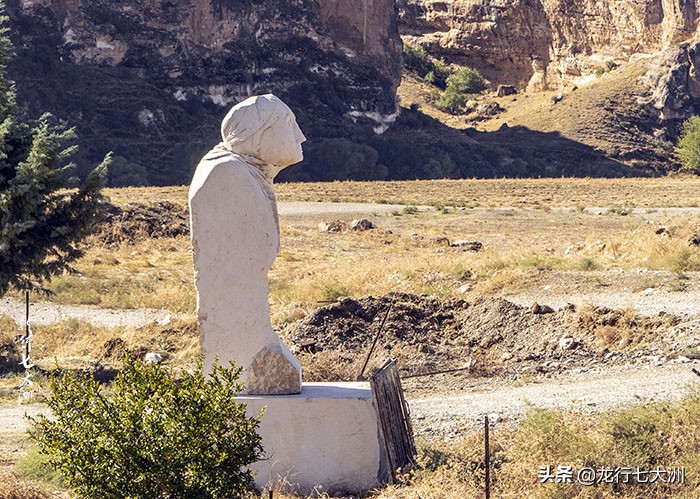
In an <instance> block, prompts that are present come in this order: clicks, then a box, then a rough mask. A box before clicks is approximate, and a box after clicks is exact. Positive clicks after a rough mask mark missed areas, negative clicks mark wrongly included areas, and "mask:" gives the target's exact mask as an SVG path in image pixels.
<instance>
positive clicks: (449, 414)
mask: <svg viewBox="0 0 700 499" xmlns="http://www.w3.org/2000/svg"><path fill="white" fill-rule="evenodd" d="M691 368H692V363H683V364H678V363H672V364H667V365H664V366H643V367H634V368H631V367H615V368H608V369H604V370H603V369H601V370H587V371H584V372H577V373H569V374H565V375H562V376H559V377H556V378H541V379H539V380H534V381H531V382H528V383H523V384H520V385H518V386H514V385H512V384H511V385H508V384H504V383H496V384H495V385H494V386H488V387H484V386H474V387H472V388H467V389H465V390H464V391H463V392H462V393H458V394H457V393H456V394H454V395H449V394H444V393H443V394H440V396H434V397H433V396H429V397H422V398H413V399H411V398H410V393H409V394H408V396H409V406H410V408H411V415H412V419H413V421H414V427H415V429H416V433H417V434H418V435H421V436H423V437H425V438H436V437H446V438H448V439H449V438H455V437H458V436H459V435H460V434H461V433H463V432H464V431H467V430H470V429H476V428H478V427H479V426H480V425H482V424H483V418H484V416H485V415H491V416H490V418H491V419H492V420H495V421H500V422H501V423H506V424H507V423H512V422H513V421H516V420H518V419H519V418H521V417H522V416H524V415H525V413H526V410H527V408H528V407H529V406H532V407H541V408H546V409H565V410H568V409H571V410H575V411H577V412H582V413H590V414H593V413H597V412H604V411H608V410H610V409H615V408H618V407H622V406H626V407H629V406H632V405H635V404H642V403H646V402H649V401H670V400H677V399H679V398H681V397H682V396H683V395H684V394H686V393H688V391H689V389H692V386H693V385H696V384H697V383H699V382H700V378H698V377H697V376H696V375H695V374H693V372H692V371H691Z"/></svg>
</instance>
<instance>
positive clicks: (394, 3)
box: [7, 0, 700, 185]
mask: <svg viewBox="0 0 700 499" xmlns="http://www.w3.org/2000/svg"><path fill="white" fill-rule="evenodd" d="M7 10H8V13H9V15H10V27H11V37H12V40H13V42H14V43H15V46H16V49H17V57H16V58H15V59H14V62H13V65H12V67H11V68H10V74H11V76H12V77H13V78H14V79H15V80H16V81H17V88H18V93H19V102H20V105H21V106H22V109H23V111H24V112H25V114H26V115H27V116H29V117H37V116H39V115H40V114H42V113H43V112H46V111H49V112H51V113H53V114H54V115H55V116H56V117H57V119H58V120H59V121H60V122H62V123H65V124H68V125H71V126H76V127H77V129H78V130H77V131H78V133H79V135H80V141H81V143H80V147H81V149H80V157H79V158H78V159H79V163H80V164H81V165H83V167H84V168H86V167H89V166H90V165H94V164H95V163H96V162H97V161H98V160H99V159H100V158H101V157H102V156H103V155H104V154H105V153H106V152H107V151H110V150H112V151H114V154H115V160H114V164H113V166H112V168H111V175H112V178H111V182H112V185H124V184H143V183H147V184H157V185H158V184H181V183H187V182H188V181H189V179H190V178H191V173H192V170H193V168H194V166H195V165H196V164H197V162H198V160H199V158H200V157H201V154H202V153H203V151H205V150H206V149H208V148H209V147H210V146H212V145H213V144H214V143H215V142H216V141H217V136H218V131H217V130H218V125H219V121H220V119H221V118H222V116H223V115H224V114H225V112H226V110H227V108H228V107H229V106H230V105H231V104H233V103H235V102H238V101H240V100H242V99H243V98H245V97H247V96H248V95H253V94H260V93H265V92H274V93H276V94H277V95H278V96H280V97H281V98H282V99H284V100H285V101H287V102H288V103H289V104H290V106H291V107H292V109H293V110H294V111H295V113H296V114H297V117H298V120H299V122H300V125H301V127H302V129H303V130H304V132H305V134H306V135H307V137H308V138H309V141H308V142H307V144H305V146H304V153H305V157H306V159H305V161H304V162H303V163H302V164H301V165H299V166H295V167H292V168H290V169H287V170H285V171H284V172H283V173H282V175H281V179H282V180H336V179H341V180H342V179H347V178H351V179H357V180H373V179H414V178H443V177H462V178H470V177H500V176H509V177H523V176H562V175H575V176H597V177H599V176H626V175H647V174H657V173H663V172H665V171H668V170H669V169H673V168H674V167H675V159H674V155H673V145H674V141H675V139H676V138H677V136H678V129H679V125H680V123H681V122H682V120H684V119H686V118H687V117H689V116H692V115H695V114H697V113H699V112H700V45H698V43H697V42H696V41H695V40H694V38H695V32H696V28H697V21H696V19H698V18H700V7H698V6H697V5H696V2H687V1H685V0H611V1H609V2H599V1H593V0H292V1H282V0H269V1H263V0H245V1H236V2H234V1H233V0H142V1H136V0H122V1H120V2H109V1H107V0H8V2H7ZM402 38H403V40H404V41H406V42H408V43H410V44H417V45H421V46H422V47H425V48H426V49H427V50H428V52H429V53H430V55H431V56H432V57H434V58H435V60H437V59H444V60H445V61H446V62H447V63H449V64H452V65H453V67H455V68H456V67H458V66H471V67H474V68H476V69H478V70H479V71H480V72H482V73H483V74H484V75H485V76H486V77H487V79H488V80H489V82H490V84H491V87H490V90H489V91H487V92H486V93H485V95H483V96H482V97H480V100H479V102H477V106H476V107H475V108H474V111H473V112H471V113H466V114H461V115H456V116H450V115H446V114H445V113H442V112H440V111H439V110H438V109H437V108H436V107H435V105H434V104H435V101H436V92H437V90H436V88H435V87H430V86H429V85H427V84H426V83H425V82H424V81H422V80H421V79H419V78H416V77H415V75H412V74H409V73H408V72H406V71H404V72H403V75H402V60H401V58H402V56H401V52H402V51H401V45H402ZM401 82H403V83H402V84H401V86H400V87H399V84H400V83H401ZM499 84H508V85H512V86H514V87H515V89H516V90H517V94H516V95H515V96H509V97H496V96H495V90H496V87H497V85H499ZM397 88H398V92H399V97H400V106H401V107H399V105H398V104H399V103H398V102H397V93H396V92H397Z"/></svg>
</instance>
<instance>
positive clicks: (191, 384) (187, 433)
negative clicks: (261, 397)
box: [30, 358, 262, 498]
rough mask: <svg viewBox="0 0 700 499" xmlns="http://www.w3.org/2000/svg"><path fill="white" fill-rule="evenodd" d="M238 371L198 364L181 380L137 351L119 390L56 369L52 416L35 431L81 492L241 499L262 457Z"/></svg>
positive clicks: (108, 495) (50, 398)
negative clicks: (147, 361) (140, 358)
mask: <svg viewBox="0 0 700 499" xmlns="http://www.w3.org/2000/svg"><path fill="white" fill-rule="evenodd" d="M239 374H240V369H237V368H235V367H234V366H233V365H231V366H230V367H228V368H224V367H221V366H218V365H215V366H214V367H213V368H212V372H211V374H210V375H209V376H207V375H205V374H204V373H203V368H202V362H201V361H200V363H199V365H198V367H197V369H195V370H194V371H193V372H187V373H183V375H182V377H181V378H180V379H176V377H175V376H174V374H173V373H172V372H171V371H170V370H169V369H168V368H166V367H163V366H161V365H158V364H151V365H147V364H145V363H144V362H142V361H138V360H134V359H131V358H129V359H127V360H126V361H125V364H124V367H123V369H122V371H121V372H120V373H119V375H118V376H117V377H116V379H115V381H114V389H113V394H112V395H108V394H106V393H105V391H104V390H103V389H101V388H100V386H99V384H98V383H97V381H96V380H95V379H94V378H92V377H89V376H87V375H85V374H77V373H65V374H62V375H58V376H55V377H54V378H53V379H52V381H51V393H50V395H49V396H48V398H47V403H48V406H49V408H50V409H51V412H52V414H53V417H52V418H51V419H48V418H46V417H44V416H40V417H39V418H37V419H32V423H33V426H32V429H31V430H30V434H31V436H32V437H33V438H34V439H35V440H36V441H37V442H38V444H39V449H40V451H41V452H42V453H44V454H46V455H47V456H48V462H49V463H50V464H51V466H53V467H54V468H55V469H57V470H58V471H59V472H60V473H61V475H62V476H63V477H64V479H65V480H66V483H68V484H69V485H70V486H71V487H73V488H74V492H75V494H76V495H77V496H78V497H101V498H123V497H130V498H158V497H160V498H165V497H169V498H170V497H178V498H194V497H197V498H214V497H234V496H235V497H239V496H241V495H242V494H243V493H244V492H245V491H246V490H247V489H249V488H250V487H251V485H252V480H253V477H252V474H251V471H250V470H247V469H245V467H246V466H248V465H249V464H251V463H253V462H255V461H256V460H258V459H259V458H260V457H261V454H262V446H261V437H260V436H259V435H258V434H257V433H256V430H257V428H258V424H259V421H260V415H259V416H258V417H255V418H249V417H247V416H246V412H245V405H244V404H240V403H239V402H238V401H237V400H236V394H237V392H238V391H240V389H241V387H242V385H241V384H240V383H239V382H238V376H239Z"/></svg>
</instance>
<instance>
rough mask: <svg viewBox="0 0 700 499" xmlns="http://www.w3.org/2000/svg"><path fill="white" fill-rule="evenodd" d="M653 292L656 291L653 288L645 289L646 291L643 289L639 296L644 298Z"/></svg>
mask: <svg viewBox="0 0 700 499" xmlns="http://www.w3.org/2000/svg"><path fill="white" fill-rule="evenodd" d="M655 292H656V289H654V288H647V289H645V290H644V291H642V292H641V293H640V294H642V295H644V296H649V295H651V294H654V293H655Z"/></svg>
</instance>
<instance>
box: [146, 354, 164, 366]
mask: <svg viewBox="0 0 700 499" xmlns="http://www.w3.org/2000/svg"><path fill="white" fill-rule="evenodd" d="M144 360H145V361H146V364H158V363H159V362H160V361H161V360H163V356H162V355H161V354H159V353H156V352H148V353H147V354H146V355H145V357H144Z"/></svg>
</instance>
